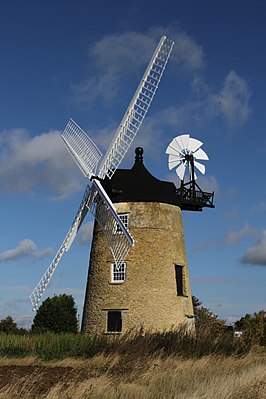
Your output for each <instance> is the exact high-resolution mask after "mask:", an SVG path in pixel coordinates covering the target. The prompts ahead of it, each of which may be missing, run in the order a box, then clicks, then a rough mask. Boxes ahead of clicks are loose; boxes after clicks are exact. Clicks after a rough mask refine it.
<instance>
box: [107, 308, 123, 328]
mask: <svg viewBox="0 0 266 399" xmlns="http://www.w3.org/2000/svg"><path fill="white" fill-rule="evenodd" d="M107 331H108V332H121V331H122V312H121V311H120V310H109V311H108V313H107Z"/></svg>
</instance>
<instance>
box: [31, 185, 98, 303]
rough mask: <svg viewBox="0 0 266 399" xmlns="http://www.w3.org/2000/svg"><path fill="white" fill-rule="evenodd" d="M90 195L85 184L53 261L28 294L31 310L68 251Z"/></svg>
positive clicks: (86, 209)
mask: <svg viewBox="0 0 266 399" xmlns="http://www.w3.org/2000/svg"><path fill="white" fill-rule="evenodd" d="M90 197H91V188H90V186H87V188H86V191H85V193H84V196H83V199H82V201H81V204H80V207H79V210H78V212H77V214H76V217H75V219H74V221H73V223H72V225H71V227H70V229H69V231H68V233H67V235H66V237H65V239H64V241H63V243H62V245H61V246H60V248H59V250H58V251H57V253H56V255H55V257H54V259H53V261H52V262H51V264H50V266H49V267H48V269H47V270H46V272H45V273H44V275H43V277H42V278H41V279H40V281H39V283H38V284H37V286H36V287H35V288H34V290H33V291H32V294H31V295H30V300H31V303H32V308H33V310H35V309H36V306H37V304H38V302H39V301H40V299H41V297H42V294H43V293H44V291H45V289H46V287H47V285H48V283H49V281H50V280H51V278H52V275H53V273H54V271H55V269H56V267H57V265H58V263H59V262H60V260H61V258H62V256H63V255H64V253H65V251H68V250H69V248H70V247H71V244H72V242H73V240H74V238H75V236H76V234H77V232H78V229H79V227H80V225H81V223H82V221H83V219H84V218H85V216H86V214H87V212H88V208H87V203H88V201H89V199H90Z"/></svg>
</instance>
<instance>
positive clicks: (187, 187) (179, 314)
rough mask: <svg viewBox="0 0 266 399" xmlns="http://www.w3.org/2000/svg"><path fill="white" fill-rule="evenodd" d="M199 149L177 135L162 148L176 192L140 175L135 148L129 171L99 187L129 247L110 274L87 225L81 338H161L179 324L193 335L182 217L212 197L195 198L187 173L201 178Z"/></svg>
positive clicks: (98, 235)
mask: <svg viewBox="0 0 266 399" xmlns="http://www.w3.org/2000/svg"><path fill="white" fill-rule="evenodd" d="M201 146H202V142H200V141H199V140H196V139H193V138H191V137H190V136H189V135H188V134H185V135H181V136H179V137H176V138H175V139H173V140H172V142H171V143H170V144H169V146H168V147H167V150H166V153H167V154H168V155H169V160H168V165H169V168H170V169H173V168H176V173H177V175H178V177H179V178H180V180H181V186H180V188H179V189H177V188H176V186H175V184H174V183H171V182H168V181H161V180H159V179H157V178H156V177H154V176H153V175H152V174H151V173H150V172H149V171H148V170H147V169H146V167H145V166H144V161H143V153H144V151H143V149H142V148H140V147H138V148H136V150H135V154H136V155H135V163H134V165H133V167H132V168H131V169H117V171H116V173H115V175H114V176H113V178H112V179H111V180H107V179H105V180H104V182H103V185H104V187H105V189H106V191H107V193H108V195H109V197H110V198H111V200H112V202H113V203H114V204H115V207H116V210H117V212H118V213H119V215H120V217H121V218H123V220H125V221H126V224H127V226H128V227H129V230H130V232H131V233H132V235H133V237H134V240H135V244H134V247H133V248H132V250H131V251H130V253H129V254H128V256H127V257H126V258H124V259H123V260H122V261H121V262H120V263H119V265H118V267H117V263H115V262H113V261H112V259H111V258H110V255H109V251H108V248H107V246H106V244H105V241H106V240H105V239H104V236H103V233H102V231H101V230H100V229H99V226H98V225H97V223H96V224H95V226H94V232H93V240H92V245H91V254H90V266H89V271H88V279H87V289H86V294H85V302H84V310H83V319H82V331H83V332H84V333H89V334H95V333H96V334H99V333H105V334H121V333H124V332H126V331H129V330H132V329H135V328H137V329H139V328H143V330H148V331H154V330H156V331H166V330H171V329H173V328H178V327H179V326H180V325H183V326H186V328H187V329H188V330H190V329H193V328H194V316H193V304H192V296H191V290H190V281H189V273H188V265H187V259H186V249H185V240H184V231H183V223H182V210H190V211H199V210H202V208H203V207H205V206H207V207H213V203H212V201H213V195H214V194H213V193H206V192H203V191H202V190H201V189H200V187H199V185H198V184H197V183H196V178H197V176H196V174H195V169H197V170H199V171H200V172H201V173H204V172H205V166H204V164H203V163H202V162H203V161H206V160H207V159H208V156H207V154H206V153H205V152H204V151H203V150H202V148H201ZM199 161H200V162H199ZM187 170H188V172H189V173H188V181H186V180H187V179H186V176H185V175H186V171H187Z"/></svg>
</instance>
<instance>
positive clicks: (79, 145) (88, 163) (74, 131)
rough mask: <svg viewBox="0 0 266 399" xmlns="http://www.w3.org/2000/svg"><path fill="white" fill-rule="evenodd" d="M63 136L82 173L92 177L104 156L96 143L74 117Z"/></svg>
mask: <svg viewBox="0 0 266 399" xmlns="http://www.w3.org/2000/svg"><path fill="white" fill-rule="evenodd" d="M61 137H62V139H63V140H64V143H65V145H66V147H67V149H68V150H69V152H70V154H71V155H72V156H73V158H74V160H75V161H76V163H77V164H78V166H79V167H80V169H81V171H82V173H83V174H84V175H85V176H86V177H88V178H91V176H92V175H93V174H94V173H95V172H96V167H97V164H98V162H99V160H100V158H101V157H102V154H101V152H100V150H99V149H98V148H97V146H96V144H95V143H94V142H93V141H92V140H91V139H90V138H89V137H88V136H87V134H86V133H85V132H84V131H83V130H82V129H81V128H80V127H79V126H78V125H77V124H76V122H74V121H73V120H72V119H70V120H69V121H68V123H67V125H66V127H65V130H64V132H63V134H62V136H61Z"/></svg>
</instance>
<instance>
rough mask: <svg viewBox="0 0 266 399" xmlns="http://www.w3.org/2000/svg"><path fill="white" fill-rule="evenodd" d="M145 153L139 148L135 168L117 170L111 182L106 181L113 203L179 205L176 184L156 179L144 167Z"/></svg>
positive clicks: (106, 187) (136, 150) (105, 185)
mask: <svg viewBox="0 0 266 399" xmlns="http://www.w3.org/2000/svg"><path fill="white" fill-rule="evenodd" d="M143 153H144V150H143V148H142V147H137V148H136V149H135V163H134V165H133V167H132V168H131V169H117V170H116V172H115V174H114V175H113V177H112V179H111V180H109V179H105V181H104V187H105V189H106V191H107V193H108V195H109V196H110V198H111V200H112V202H114V203H118V202H162V203H167V204H172V205H178V203H177V196H176V187H175V185H174V183H171V182H166V181H162V180H159V179H157V178H156V177H154V176H153V175H152V174H151V173H150V172H149V171H148V170H147V169H146V167H145V166H144V163H143ZM107 180H108V181H107Z"/></svg>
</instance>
